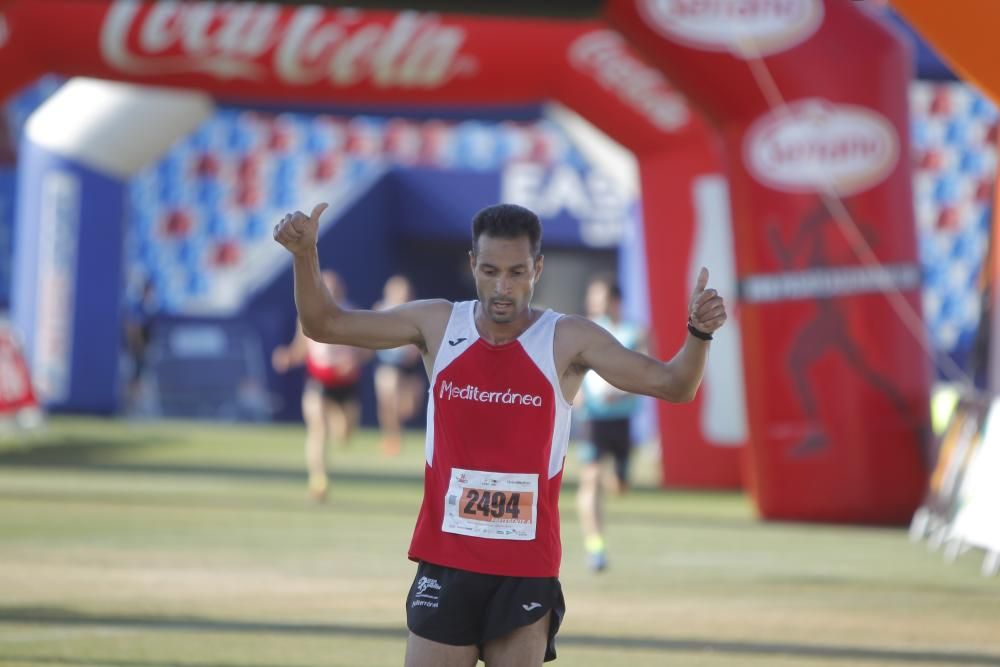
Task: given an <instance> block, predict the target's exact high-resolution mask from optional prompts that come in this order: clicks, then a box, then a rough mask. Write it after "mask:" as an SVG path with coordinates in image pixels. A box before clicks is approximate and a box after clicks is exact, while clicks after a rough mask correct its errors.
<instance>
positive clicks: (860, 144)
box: [743, 99, 899, 195]
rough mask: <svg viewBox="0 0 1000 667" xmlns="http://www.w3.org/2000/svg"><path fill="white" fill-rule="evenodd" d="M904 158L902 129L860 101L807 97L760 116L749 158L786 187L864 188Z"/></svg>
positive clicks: (750, 133) (754, 169)
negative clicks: (901, 155) (837, 101)
mask: <svg viewBox="0 0 1000 667" xmlns="http://www.w3.org/2000/svg"><path fill="white" fill-rule="evenodd" d="M898 158H899V139H898V137H897V134H896V129H895V128H894V127H893V125H892V123H890V122H889V120H888V119H886V118H885V117H884V116H882V115H881V114H878V113H876V112H875V111H873V110H871V109H868V108H865V107H859V106H853V105H847V104H833V103H831V102H829V101H827V100H823V99H806V100H801V101H799V102H795V103H793V104H790V105H788V106H787V107H785V108H784V109H777V110H775V111H772V112H771V113H769V114H767V115H765V116H763V117H761V118H760V119H758V120H757V121H756V122H755V123H754V124H753V125H752V126H751V127H750V129H749V130H747V134H746V138H745V139H744V142H743V159H744V161H745V163H746V166H747V169H748V170H749V172H750V173H751V174H752V175H753V176H754V177H755V178H756V179H757V180H758V181H760V182H761V183H763V184H765V185H767V186H768V187H771V188H774V189H776V190H782V191H785V192H815V191H820V192H828V191H834V192H836V193H837V194H840V195H850V194H856V193H858V192H863V191H864V190H867V189H869V188H872V187H874V186H876V185H878V184H879V183H881V182H882V181H883V180H885V178H886V177H887V176H888V175H889V174H890V173H891V172H892V170H893V168H894V167H895V166H896V161H897V159H898Z"/></svg>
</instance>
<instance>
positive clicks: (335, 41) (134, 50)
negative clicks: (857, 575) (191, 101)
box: [101, 0, 476, 88]
mask: <svg viewBox="0 0 1000 667" xmlns="http://www.w3.org/2000/svg"><path fill="white" fill-rule="evenodd" d="M465 41H466V32H465V29H464V28H463V27H461V26H457V25H446V24H444V23H442V22H441V20H440V18H439V17H438V16H436V15H434V14H423V13H419V12H399V13H398V14H394V15H392V16H391V18H390V19H388V20H387V21H386V20H385V19H384V18H383V19H382V20H375V19H371V18H370V17H369V16H368V15H366V14H365V13H363V12H360V11H357V10H353V9H340V10H330V9H325V8H322V7H315V6H303V7H299V8H294V9H293V8H289V7H281V6H279V5H273V4H258V3H250V2H247V3H239V2H219V3H216V2H197V3H195V2H180V1H175V0H168V1H167V2H157V3H148V2H141V1H140V0H117V2H115V3H114V4H113V5H112V6H111V8H110V9H109V11H108V14H107V17H106V18H105V21H104V25H103V27H102V30H101V53H102V55H103V56H104V58H105V60H106V61H107V62H108V63H109V64H110V65H111V66H112V67H115V68H116V69H118V70H121V71H123V72H128V73H131V74H140V75H163V74H181V73H203V74H210V75H213V76H215V77H217V78H220V79H247V80H265V79H266V78H268V77H269V76H273V77H275V78H277V79H278V80H280V81H282V82H283V83H287V84H291V85H297V86H304V85H310V84H316V83H320V82H326V83H329V84H331V85H334V86H337V87H344V86H352V85H355V84H359V83H370V84H371V85H373V86H375V87H377V88H391V87H395V88H437V87H440V86H443V85H444V84H446V83H448V82H449V81H451V80H452V79H454V78H455V77H458V76H468V75H470V74H472V73H474V72H475V70H476V61H475V59H474V58H473V57H472V56H471V55H469V54H467V53H463V52H462V49H463V47H464V45H465Z"/></svg>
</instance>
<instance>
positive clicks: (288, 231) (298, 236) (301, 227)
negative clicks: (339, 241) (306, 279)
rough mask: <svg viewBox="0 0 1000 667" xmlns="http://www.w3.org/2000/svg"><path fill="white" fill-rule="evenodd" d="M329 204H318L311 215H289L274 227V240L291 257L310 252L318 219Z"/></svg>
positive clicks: (317, 228) (315, 234)
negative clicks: (291, 255) (290, 254)
mask: <svg viewBox="0 0 1000 667" xmlns="http://www.w3.org/2000/svg"><path fill="white" fill-rule="evenodd" d="M327 206H329V204H325V203H319V204H316V206H314V207H313V210H312V213H310V214H309V215H306V214H305V213H303V212H302V211H295V213H289V214H288V215H286V216H285V217H284V218H282V219H281V222H279V223H278V224H276V225H275V226H274V240H275V241H277V242H278V243H280V244H281V245H283V246H285V248H287V249H288V251H289V252H291V253H292V254H293V255H300V254H303V253H307V252H311V251H312V250H313V249H314V248H315V247H316V238H317V236H318V235H319V219H320V216H322V215H323V211H325V210H326V209H327Z"/></svg>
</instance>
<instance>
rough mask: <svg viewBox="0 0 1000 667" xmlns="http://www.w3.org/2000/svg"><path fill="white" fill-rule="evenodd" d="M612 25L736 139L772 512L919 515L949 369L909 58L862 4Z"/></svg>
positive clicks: (756, 473)
mask: <svg viewBox="0 0 1000 667" xmlns="http://www.w3.org/2000/svg"><path fill="white" fill-rule="evenodd" d="M608 15H609V18H610V20H611V22H612V23H613V24H614V25H616V26H617V27H618V28H619V29H620V30H622V32H623V33H624V34H626V36H628V38H629V39H630V40H631V41H632V42H633V44H635V45H636V46H637V47H638V48H639V49H640V50H642V51H644V52H645V53H646V54H647V55H648V56H649V57H650V58H651V59H652V60H654V61H655V62H656V64H657V65H658V66H659V67H660V68H661V69H663V71H664V72H666V73H667V75H668V76H670V77H671V79H672V80H673V81H674V82H675V83H677V84H678V85H679V86H680V87H681V88H682V90H684V91H685V93H686V94H687V95H688V97H689V98H691V99H692V100H694V101H695V102H696V103H698V104H699V105H700V106H701V107H702V108H703V109H704V110H705V111H706V112H707V114H708V115H709V116H710V117H711V118H712V119H713V120H715V121H716V122H717V123H718V125H719V126H720V128H721V130H722V132H723V137H724V144H725V150H726V153H727V155H728V165H729V176H730V187H731V205H732V212H733V220H734V225H735V231H734V233H735V240H736V253H737V267H738V273H739V278H740V284H741V325H742V333H743V350H744V355H743V356H744V359H745V364H746V391H747V401H748V413H749V421H750V447H749V452H748V454H749V456H748V469H747V472H748V480H749V484H750V488H751V490H752V492H753V495H754V498H755V500H756V502H757V506H758V508H759V510H760V513H761V514H762V515H763V516H764V517H767V518H782V519H800V520H801V519H804V520H829V521H853V522H904V521H906V520H908V519H909V517H910V516H911V514H912V512H913V510H914V509H915V508H916V507H917V505H918V504H919V502H920V498H921V494H922V492H923V488H924V481H925V474H926V473H925V464H924V455H923V454H924V452H923V443H924V439H925V437H926V433H927V429H926V424H927V410H928V407H927V405H928V387H929V377H930V373H929V363H928V357H927V355H926V354H925V352H924V344H923V327H922V322H921V315H920V299H919V297H920V292H919V288H920V273H919V266H918V262H917V247H916V238H915V229H914V222H913V213H912V194H911V189H910V169H909V164H908V160H907V159H906V157H907V156H908V154H909V146H908V139H907V126H908V114H907V88H906V87H907V83H908V81H909V80H910V71H909V60H908V57H907V53H906V50H905V48H904V46H903V45H902V44H901V43H900V42H899V41H898V40H897V39H896V38H895V37H894V36H893V35H892V34H891V33H890V32H889V31H888V30H887V29H885V28H884V27H882V26H881V25H880V24H879V23H878V22H877V21H876V20H875V19H874V18H873V17H871V16H869V15H868V14H867V13H866V12H865V11H864V10H862V9H859V8H857V7H856V6H854V5H853V3H852V2H850V1H849V0H825V1H824V0H781V1H780V2H779V1H777V0H775V1H773V2H753V3H748V2H745V1H742V0H718V1H713V2H703V1H700V0H620V1H618V0H611V2H609V7H608ZM848 43H849V44H850V48H845V47H844V45H845V44H848ZM650 252H651V253H652V252H653V250H650ZM724 335H725V332H723V333H720V336H724Z"/></svg>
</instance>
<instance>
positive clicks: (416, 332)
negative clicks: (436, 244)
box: [274, 204, 450, 350]
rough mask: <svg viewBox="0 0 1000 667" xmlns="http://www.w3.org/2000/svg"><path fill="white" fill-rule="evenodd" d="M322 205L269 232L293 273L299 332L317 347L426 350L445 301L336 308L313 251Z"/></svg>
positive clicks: (445, 311) (445, 315) (293, 215)
mask: <svg viewBox="0 0 1000 667" xmlns="http://www.w3.org/2000/svg"><path fill="white" fill-rule="evenodd" d="M326 207H327V205H326V204H317V205H316V207H315V208H313V210H312V213H311V214H310V215H308V216H307V215H306V214H304V213H302V212H300V211H296V212H295V213H290V214H288V215H286V216H285V217H284V219H283V220H282V221H281V222H280V223H278V224H277V225H276V226H275V228H274V240H275V241H277V242H278V243H280V244H281V245H283V246H285V248H286V249H287V250H288V251H289V252H291V253H292V255H293V257H294V259H293V268H294V274H295V307H296V308H297V309H298V313H299V321H300V322H301V324H302V330H303V332H304V333H305V334H306V335H307V336H309V338H312V339H313V340H316V341H319V342H322V343H339V344H341V345H353V346H356V347H366V348H369V349H384V348H391V347H399V346H400V345H406V344H408V343H412V344H414V345H416V346H417V347H419V348H420V349H421V350H427V348H428V341H427V335H426V332H427V331H429V330H432V329H433V325H434V323H435V322H439V321H442V318H443V321H447V318H448V313H449V312H450V311H449V309H450V304H449V303H448V302H447V301H442V300H434V301H414V302H411V303H406V304H402V305H400V306H397V307H395V308H390V309H388V310H380V311H371V310H349V309H346V308H342V307H341V306H340V305H338V304H337V303H336V301H334V299H333V295H331V294H330V292H329V290H327V288H326V285H324V284H323V278H322V274H321V270H320V265H319V255H318V254H317V251H316V239H317V235H318V232H319V219H320V216H321V215H322V214H323V211H324V210H326Z"/></svg>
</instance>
